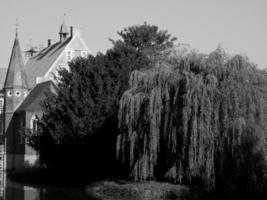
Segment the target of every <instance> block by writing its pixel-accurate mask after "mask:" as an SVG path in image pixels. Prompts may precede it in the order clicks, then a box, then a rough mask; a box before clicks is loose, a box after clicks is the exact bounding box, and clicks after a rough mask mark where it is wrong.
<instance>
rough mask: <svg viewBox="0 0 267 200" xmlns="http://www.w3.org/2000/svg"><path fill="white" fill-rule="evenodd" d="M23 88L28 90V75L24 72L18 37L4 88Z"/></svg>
mask: <svg viewBox="0 0 267 200" xmlns="http://www.w3.org/2000/svg"><path fill="white" fill-rule="evenodd" d="M16 86H17V87H23V88H28V85H27V82H26V73H25V70H24V64H23V59H22V55H21V51H20V45H19V40H18V37H17V35H16V38H15V41H14V45H13V49H12V53H11V57H10V61H9V66H8V70H7V74H6V79H5V83H4V88H13V87H16Z"/></svg>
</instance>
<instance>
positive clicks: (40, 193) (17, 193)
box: [0, 173, 97, 200]
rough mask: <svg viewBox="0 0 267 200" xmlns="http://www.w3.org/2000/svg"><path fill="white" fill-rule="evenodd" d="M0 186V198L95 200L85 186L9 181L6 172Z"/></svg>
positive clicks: (18, 199)
mask: <svg viewBox="0 0 267 200" xmlns="http://www.w3.org/2000/svg"><path fill="white" fill-rule="evenodd" d="M1 175H2V176H3V177H1V178H2V180H3V181H1V187H0V200H96V199H97V198H96V197H94V196H93V195H92V194H90V192H89V191H88V190H86V188H70V187H55V186H53V187H52V186H51V187H50V186H40V185H34V186H33V185H27V184H24V183H18V182H15V181H11V180H9V179H8V178H7V176H6V174H5V173H3V174H1Z"/></svg>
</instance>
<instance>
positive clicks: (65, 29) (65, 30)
mask: <svg viewBox="0 0 267 200" xmlns="http://www.w3.org/2000/svg"><path fill="white" fill-rule="evenodd" d="M59 34H67V35H68V34H69V28H68V26H67V24H66V23H65V21H63V23H62V24H61V26H60V30H59Z"/></svg>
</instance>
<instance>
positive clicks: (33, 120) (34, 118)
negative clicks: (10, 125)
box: [30, 115, 38, 132]
mask: <svg viewBox="0 0 267 200" xmlns="http://www.w3.org/2000/svg"><path fill="white" fill-rule="evenodd" d="M30 128H31V129H32V131H33V132H36V131H38V118H37V116H36V115H33V116H32V118H31V124H30Z"/></svg>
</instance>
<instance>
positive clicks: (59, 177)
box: [7, 167, 267, 200]
mask: <svg viewBox="0 0 267 200" xmlns="http://www.w3.org/2000/svg"><path fill="white" fill-rule="evenodd" d="M7 175H8V177H9V179H10V180H12V181H15V182H20V183H24V184H26V185H29V186H55V187H61V186H62V187H65V186H67V187H71V188H75V187H77V188H85V190H86V192H87V193H88V194H89V193H90V196H94V197H95V198H96V199H105V200H141V199H142V200H148V199H149V200H150V199H151V200H152V199H153V200H174V199H178V200H184V199H187V200H195V199H206V200H215V199H216V200H218V199H223V200H225V199H233V200H236V199H242V200H244V199H259V200H262V199H266V197H267V192H266V191H267V181H266V180H267V176H265V181H264V186H263V193H261V194H260V195H259V194H258V195H253V196H250V197H248V196H247V197H244V196H242V194H241V197H242V198H240V194H239V195H237V196H236V195H234V196H233V195H232V194H228V195H227V194H225V195H224V196H223V197H222V196H221V195H217V196H216V195H215V194H211V193H206V192H204V190H203V188H201V187H194V186H185V185H178V184H172V183H166V182H157V181H143V182H141V181H140V182H133V181H130V180H122V179H120V180H118V179H114V178H112V179H103V178H96V177H94V178H92V177H90V175H88V174H84V173H79V171H74V170H73V171H65V170H62V169H61V170H54V169H53V170H52V169H49V168H43V167H27V168H24V169H19V170H15V171H8V172H7Z"/></svg>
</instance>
